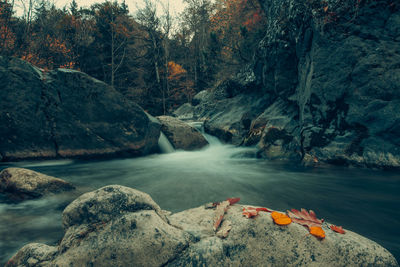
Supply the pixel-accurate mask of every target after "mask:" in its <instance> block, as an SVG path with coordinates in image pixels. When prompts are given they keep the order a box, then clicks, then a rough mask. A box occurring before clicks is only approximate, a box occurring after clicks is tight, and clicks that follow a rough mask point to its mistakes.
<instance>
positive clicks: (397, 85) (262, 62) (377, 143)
mask: <svg viewBox="0 0 400 267" xmlns="http://www.w3.org/2000/svg"><path fill="white" fill-rule="evenodd" d="M260 2H261V3H262V5H263V7H264V10H265V12H266V16H267V17H268V18H269V19H268V22H267V26H266V29H265V31H266V34H265V37H264V38H263V40H262V41H261V42H260V44H259V48H258V50H257V51H256V55H255V57H254V61H253V62H252V63H251V64H250V65H249V66H246V67H245V68H244V69H243V70H242V71H241V72H240V73H239V74H237V75H236V76H235V77H232V79H231V80H232V81H230V82H225V83H221V84H220V85H218V86H217V87H216V88H215V89H214V90H211V91H209V92H208V93H202V94H199V96H198V97H197V98H196V97H195V99H196V106H195V107H194V114H195V115H194V117H196V116H197V118H199V119H202V120H205V128H206V130H207V129H208V130H209V131H210V132H214V133H216V134H217V135H220V137H222V138H223V137H226V136H227V135H228V136H229V135H231V137H230V138H226V139H227V141H228V142H232V143H235V144H240V143H241V142H242V141H243V144H246V145H254V144H255V143H257V142H260V141H261V136H262V134H259V130H260V129H265V131H268V129H270V128H271V127H275V128H279V129H281V130H284V131H285V135H286V136H290V138H291V141H290V142H284V141H279V142H281V143H280V144H278V143H279V142H278V143H277V144H275V146H276V148H278V150H276V149H272V150H271V148H273V147H271V144H270V143H268V142H266V143H265V142H264V143H263V142H261V143H259V145H260V152H259V155H260V156H262V157H266V158H281V159H285V158H286V159H293V158H299V159H301V160H302V159H303V158H307V159H309V158H312V159H315V161H316V162H327V163H335V164H336V163H338V164H352V165H355V166H360V167H378V168H399V167H400V140H399V136H400V131H399V130H400V126H399V125H400V66H399V62H400V46H399V42H400V35H399V32H400V23H399V22H400V4H399V3H398V2H397V1H393V0H378V1H372V0H371V1H370V0H366V1H352V0H345V1H338V0H329V1H308V0H307V1H306V0H283V1H280V0H262V1H260ZM325 9H326V11H325ZM197 102H198V103H197ZM242 118H244V119H250V120H251V123H250V127H249V128H248V127H245V125H248V124H247V123H243V122H245V120H243V119H242ZM207 125H208V127H207ZM263 134H264V135H265V134H268V133H267V132H265V133H263ZM277 152H279V153H277ZM297 155H300V156H299V157H298V156H297ZM307 159H306V160H305V161H308V160H307Z"/></svg>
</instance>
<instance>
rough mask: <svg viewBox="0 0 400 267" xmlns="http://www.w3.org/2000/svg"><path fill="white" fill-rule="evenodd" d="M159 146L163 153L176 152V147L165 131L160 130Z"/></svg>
mask: <svg viewBox="0 0 400 267" xmlns="http://www.w3.org/2000/svg"><path fill="white" fill-rule="evenodd" d="M158 146H159V147H160V151H161V152H162V153H172V152H175V149H174V147H173V146H172V144H171V142H170V141H169V140H168V138H167V137H166V136H165V134H164V133H163V132H160V137H159V138H158Z"/></svg>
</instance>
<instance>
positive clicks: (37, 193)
mask: <svg viewBox="0 0 400 267" xmlns="http://www.w3.org/2000/svg"><path fill="white" fill-rule="evenodd" d="M74 188H75V187H74V186H73V185H72V184H70V183H68V182H66V181H64V180H62V179H59V178H55V177H52V176H48V175H45V174H42V173H38V172H35V171H32V170H28V169H22V168H7V169H4V170H2V171H1V172H0V193H5V194H7V195H8V196H9V198H10V199H11V200H23V199H31V198H38V197H42V196H44V195H46V194H50V193H60V192H63V191H69V190H73V189H74Z"/></svg>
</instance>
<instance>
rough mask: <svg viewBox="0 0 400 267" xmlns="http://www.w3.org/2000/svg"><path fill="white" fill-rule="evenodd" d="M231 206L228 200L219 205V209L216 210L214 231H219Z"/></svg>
mask: <svg viewBox="0 0 400 267" xmlns="http://www.w3.org/2000/svg"><path fill="white" fill-rule="evenodd" d="M230 205H231V204H230V203H229V201H228V200H225V201H222V202H221V203H219V205H218V206H217V208H216V209H215V219H214V227H213V228H214V231H217V229H218V227H219V225H220V224H221V222H222V219H223V218H224V214H225V212H226V211H227V210H228V207H229V206H230Z"/></svg>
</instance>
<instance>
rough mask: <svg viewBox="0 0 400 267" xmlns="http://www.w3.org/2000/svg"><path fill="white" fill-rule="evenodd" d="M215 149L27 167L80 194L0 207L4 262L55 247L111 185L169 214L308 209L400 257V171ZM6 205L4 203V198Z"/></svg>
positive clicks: (214, 146)
mask: <svg viewBox="0 0 400 267" xmlns="http://www.w3.org/2000/svg"><path fill="white" fill-rule="evenodd" d="M207 138H208V139H209V141H210V143H211V144H212V145H211V146H209V147H208V148H206V149H203V150H201V151H195V152H184V151H177V152H174V153H170V154H160V155H151V156H147V157H142V158H135V159H118V160H109V161H86V162H85V161H45V162H34V163H29V162H22V163H15V164H7V165H6V164H4V165H0V169H3V168H6V167H8V166H16V167H24V168H28V169H32V170H35V171H39V172H42V173H45V174H48V175H52V176H56V177H59V178H62V179H64V180H66V181H69V182H72V183H73V184H74V185H75V186H76V187H77V190H76V191H74V192H69V193H64V194H61V195H56V196H49V197H45V198H42V199H39V200H30V201H25V202H22V203H20V204H5V203H1V202H2V199H1V196H0V264H2V263H4V262H6V261H7V259H8V258H9V257H11V256H12V255H13V254H14V253H15V252H16V251H17V250H18V249H19V248H21V247H22V246H23V245H24V244H27V243H30V242H42V243H46V244H49V245H55V244H56V243H57V242H58V241H59V240H60V239H61V237H62V236H63V230H62V228H61V214H62V210H63V209H64V208H65V206H66V205H68V203H70V202H71V201H72V200H73V199H75V198H76V197H78V196H79V195H80V194H82V193H84V192H88V191H91V190H94V189H97V188H99V187H102V186H105V185H111V184H120V185H125V186H129V187H133V188H136V189H139V190H141V191H144V192H146V193H149V194H150V195H151V196H152V197H153V199H154V200H155V201H156V202H157V203H158V204H159V205H160V206H161V207H162V208H163V209H166V210H170V211H173V212H177V211H181V210H184V209H188V208H193V207H196V206H199V205H202V204H204V203H206V202H211V201H220V200H224V199H226V198H228V197H240V198H241V202H240V203H245V204H252V205H259V206H264V207H270V208H273V209H277V210H286V209H290V208H297V209H299V208H307V209H313V210H314V211H316V213H317V215H318V217H319V218H324V219H326V220H327V221H329V222H331V223H334V224H337V225H342V226H343V227H344V228H346V229H349V230H352V231H355V232H357V233H359V234H362V235H364V236H366V237H368V238H370V239H372V240H375V241H376V242H378V243H379V244H381V245H383V246H384V247H386V248H387V249H389V251H391V252H392V253H393V254H394V255H395V256H396V257H397V259H398V260H399V259H400V244H399V237H400V209H399V206H400V173H399V172H382V171H374V170H360V169H351V168H339V167H329V168H328V167H326V168H317V169H305V168H300V167H298V166H295V165H290V164H289V165H288V164H284V163H277V162H268V161H265V160H259V159H256V158H254V152H255V151H254V150H253V149H251V148H238V147H234V146H230V145H222V144H220V143H219V142H218V140H217V139H213V137H211V136H207ZM2 197H3V200H4V196H2Z"/></svg>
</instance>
